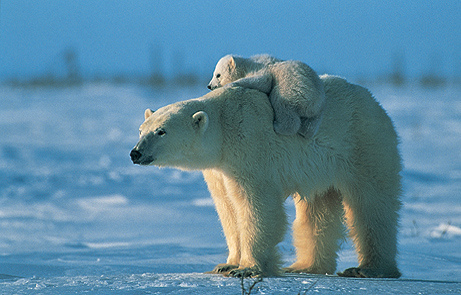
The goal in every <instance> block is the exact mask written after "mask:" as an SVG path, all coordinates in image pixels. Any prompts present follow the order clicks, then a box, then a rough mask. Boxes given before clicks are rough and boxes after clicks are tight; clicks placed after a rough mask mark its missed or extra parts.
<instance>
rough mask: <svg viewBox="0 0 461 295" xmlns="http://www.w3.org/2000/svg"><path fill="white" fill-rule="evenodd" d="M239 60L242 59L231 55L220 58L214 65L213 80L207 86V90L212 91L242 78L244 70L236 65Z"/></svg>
mask: <svg viewBox="0 0 461 295" xmlns="http://www.w3.org/2000/svg"><path fill="white" fill-rule="evenodd" d="M241 59H242V58H240V57H237V56H233V55H226V56H224V57H223V58H221V59H220V60H219V61H218V63H217V64H216V68H215V70H214V72H213V78H212V79H211V81H210V83H209V84H208V89H210V90H214V89H216V88H220V87H223V86H224V85H226V84H228V83H231V82H234V81H236V80H238V79H240V78H243V77H244V76H245V72H244V69H243V67H241V66H239V65H238V63H239V61H240V60H241Z"/></svg>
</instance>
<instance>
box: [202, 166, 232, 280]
mask: <svg viewBox="0 0 461 295" xmlns="http://www.w3.org/2000/svg"><path fill="white" fill-rule="evenodd" d="M203 177H204V178H205V181H206V183H207V185H208V190H209V191H210V194H211V197H212V198H213V201H214V204H215V208H216V211H217V212H218V215H219V219H220V220H221V224H222V227H223V231H224V235H225V237H226V242H227V248H228V250H229V256H228V257H227V261H226V263H221V264H218V265H217V266H216V267H215V268H214V269H213V270H212V271H210V272H208V273H212V274H227V273H228V272H229V271H231V270H232V269H235V268H237V267H239V261H240V240H239V235H240V234H239V230H238V227H237V218H236V212H235V208H234V205H233V204H232V201H231V199H230V197H229V188H228V187H227V186H226V182H227V181H226V180H227V177H226V176H225V175H224V174H223V173H222V172H220V171H218V170H213V169H210V170H204V171H203ZM230 189H231V188H230Z"/></svg>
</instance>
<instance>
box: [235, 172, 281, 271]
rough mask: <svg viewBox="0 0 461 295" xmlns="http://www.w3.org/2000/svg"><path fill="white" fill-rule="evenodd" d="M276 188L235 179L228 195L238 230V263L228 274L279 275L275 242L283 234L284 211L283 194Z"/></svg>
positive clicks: (278, 259) (265, 183)
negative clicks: (234, 210) (244, 182)
mask: <svg viewBox="0 0 461 295" xmlns="http://www.w3.org/2000/svg"><path fill="white" fill-rule="evenodd" d="M241 179H243V178H241ZM250 179H251V178H250ZM278 191H279V190H278V189H277V188H276V187H274V186H272V185H271V184H268V183H267V181H266V182H261V183H258V182H255V183H252V184H248V185H247V184H243V185H241V184H238V183H237V182H235V185H234V189H233V191H232V194H231V196H232V202H233V204H234V207H235V209H236V213H237V225H238V229H239V232H240V262H239V268H237V269H234V270H232V271H231V272H230V273H229V275H230V276H237V277H242V276H243V277H248V276H252V277H254V276H272V275H277V274H279V271H280V268H279V266H280V257H279V253H278V251H277V249H276V245H277V244H278V243H279V242H281V241H282V240H283V237H284V234H285V230H286V214H285V210H284V206H283V198H282V197H281V196H282V194H281V193H280V192H279V193H277V192H278Z"/></svg>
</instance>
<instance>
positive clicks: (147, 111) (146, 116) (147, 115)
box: [144, 109, 154, 120]
mask: <svg viewBox="0 0 461 295" xmlns="http://www.w3.org/2000/svg"><path fill="white" fill-rule="evenodd" d="M153 113H154V112H153V111H152V110H151V109H146V110H145V111H144V120H147V118H149V117H150V116H152V114H153Z"/></svg>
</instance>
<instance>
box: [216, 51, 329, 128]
mask: <svg viewBox="0 0 461 295" xmlns="http://www.w3.org/2000/svg"><path fill="white" fill-rule="evenodd" d="M229 83H231V84H229ZM225 85H230V86H241V87H246V88H252V89H257V90H259V91H262V92H264V93H266V94H267V95H268V96H269V99H270V102H271V104H272V107H273V109H274V116H275V120H274V130H275V132H277V133H279V134H283V135H294V134H296V133H299V134H301V135H303V136H304V137H312V136H313V135H314V134H315V132H317V127H318V125H319V123H320V120H321V114H322V110H323V105H324V102H325V94H324V90H323V83H321V81H320V79H319V77H318V75H317V74H316V73H315V72H314V70H313V69H311V68H310V67H309V66H308V65H306V64H304V63H302V62H300V61H294V60H289V61H282V60H279V59H276V58H274V57H272V56H269V55H256V56H252V57H250V58H243V57H239V56H234V55H226V56H224V57H223V58H221V59H220V60H219V61H218V63H217V64H216V68H215V70H214V73H213V78H212V79H211V81H210V83H209V84H208V88H209V89H216V88H219V87H222V86H225Z"/></svg>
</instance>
